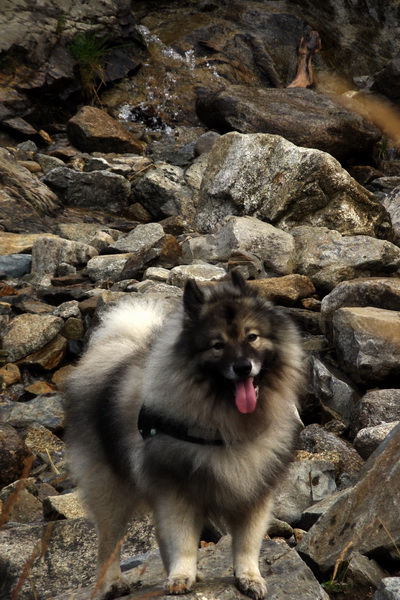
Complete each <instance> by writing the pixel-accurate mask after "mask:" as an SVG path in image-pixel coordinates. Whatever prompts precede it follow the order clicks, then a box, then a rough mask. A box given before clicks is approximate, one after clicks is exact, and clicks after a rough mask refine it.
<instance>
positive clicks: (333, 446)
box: [299, 424, 364, 489]
mask: <svg viewBox="0 0 400 600" xmlns="http://www.w3.org/2000/svg"><path fill="white" fill-rule="evenodd" d="M299 449H300V450H305V451H306V452H312V453H320V452H337V453H338V454H339V456H340V464H339V477H338V487H339V488H340V489H341V488H343V487H347V486H348V485H351V484H352V483H354V480H355V479H356V477H357V476H358V473H359V471H360V469H361V467H362V465H363V464H364V461H363V460H362V458H361V456H360V455H359V454H358V452H357V451H356V450H354V448H353V447H352V446H351V444H350V443H348V442H345V441H344V440H342V439H341V438H340V437H339V436H337V435H336V434H334V433H332V432H330V431H326V430H325V429H323V427H321V426H320V425H317V424H312V425H307V427H305V428H304V429H303V430H302V431H301V432H300V436H299Z"/></svg>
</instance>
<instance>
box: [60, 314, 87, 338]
mask: <svg viewBox="0 0 400 600" xmlns="http://www.w3.org/2000/svg"><path fill="white" fill-rule="evenodd" d="M61 333H62V335H63V336H64V337H65V338H66V339H67V340H80V339H81V338H83V336H84V335H85V326H84V324H83V321H82V319H77V318H76V317H70V318H69V319H67V321H66V322H65V325H64V327H63V328H62V330H61Z"/></svg>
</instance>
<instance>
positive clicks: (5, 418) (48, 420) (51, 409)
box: [0, 394, 65, 431]
mask: <svg viewBox="0 0 400 600" xmlns="http://www.w3.org/2000/svg"><path fill="white" fill-rule="evenodd" d="M0 423H8V424H9V425H12V427H28V426H29V425H31V424H32V423H39V424H40V425H43V426H44V427H47V428H48V429H50V430H51V431H60V430H61V429H63V428H64V425H65V411H64V405H63V399H62V397H61V396H60V395H58V394H53V395H51V396H49V395H46V396H36V398H34V399H33V400H28V401H27V402H9V403H8V404H1V405H0Z"/></svg>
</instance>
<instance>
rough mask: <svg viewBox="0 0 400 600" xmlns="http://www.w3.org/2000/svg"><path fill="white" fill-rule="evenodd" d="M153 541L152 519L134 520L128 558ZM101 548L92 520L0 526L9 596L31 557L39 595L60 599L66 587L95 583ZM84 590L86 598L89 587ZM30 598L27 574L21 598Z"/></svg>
mask: <svg viewBox="0 0 400 600" xmlns="http://www.w3.org/2000/svg"><path fill="white" fill-rule="evenodd" d="M42 544H43V545H42ZM154 546H155V539H154V534H153V530H152V527H151V525H150V524H149V521H148V520H146V519H138V520H135V521H134V522H133V523H132V525H131V527H130V528H129V531H128V536H127V539H126V541H125V544H124V546H123V554H122V557H123V559H125V560H126V559H127V558H128V557H129V556H131V555H132V554H135V553H136V554H140V553H141V552H145V551H147V550H149V549H150V548H153V547H154ZM42 548H43V558H42V557H41V549H42ZM96 548H97V540H96V534H95V530H94V526H93V525H92V524H91V523H90V522H89V521H88V520H87V519H68V520H63V521H56V522H52V523H47V524H38V525H20V526H19V527H11V528H9V529H5V530H3V531H1V532H0V573H1V574H2V586H3V587H2V593H3V594H4V597H5V598H6V597H7V598H10V597H11V590H12V589H13V588H14V586H15V585H16V583H17V581H18V580H19V578H20V577H21V575H22V572H23V569H24V567H25V566H26V564H27V562H28V560H32V565H31V567H30V576H31V577H33V578H34V580H35V590H36V594H37V595H38V596H39V597H40V598H55V596H56V595H57V594H60V593H63V592H65V590H71V589H73V588H77V587H78V586H85V585H86V586H87V585H88V584H89V583H93V581H94V576H95V568H96ZM38 549H39V550H38ZM85 593H86V596H85V598H86V599H87V597H88V596H87V593H88V592H87V589H86V590H85ZM31 597H32V588H31V585H30V583H29V581H28V580H27V579H26V578H25V579H23V586H22V589H21V591H20V592H19V598H20V599H21V600H29V599H30V598H31ZM69 598H71V596H70V595H69Z"/></svg>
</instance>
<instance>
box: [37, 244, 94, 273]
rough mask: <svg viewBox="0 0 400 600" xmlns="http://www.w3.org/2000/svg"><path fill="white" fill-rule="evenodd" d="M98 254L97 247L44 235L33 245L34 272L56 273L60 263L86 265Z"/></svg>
mask: <svg viewBox="0 0 400 600" xmlns="http://www.w3.org/2000/svg"><path fill="white" fill-rule="evenodd" d="M97 254H98V252H97V250H96V248H93V246H89V245H88V244H83V243H81V242H74V241H71V240H65V239H63V238H59V237H56V236H52V237H44V238H40V239H38V240H36V241H35V243H34V244H33V247H32V273H49V274H52V275H54V274H55V273H56V271H57V267H58V265H59V264H60V263H68V264H71V265H85V264H86V263H87V261H88V260H89V259H90V258H92V257H93V256H96V255H97Z"/></svg>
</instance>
